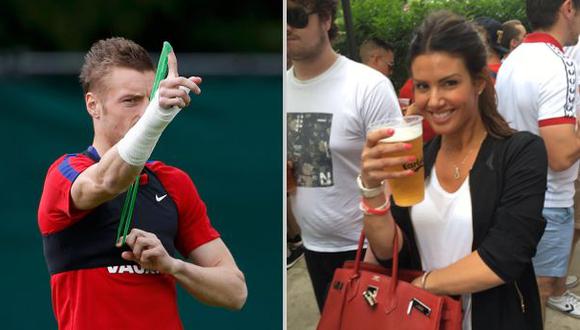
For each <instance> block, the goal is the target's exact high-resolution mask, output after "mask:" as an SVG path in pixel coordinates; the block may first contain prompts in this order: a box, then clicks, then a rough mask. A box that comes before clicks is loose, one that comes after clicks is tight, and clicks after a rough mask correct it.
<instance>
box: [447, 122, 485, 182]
mask: <svg viewBox="0 0 580 330" xmlns="http://www.w3.org/2000/svg"><path fill="white" fill-rule="evenodd" d="M486 136H487V132H486V133H485V134H484V135H483V138H482V139H481V142H480V143H478V144H476V145H475V146H474V147H473V148H471V149H469V151H468V152H467V155H465V157H464V158H463V160H462V161H461V163H459V165H457V164H454V165H453V178H454V179H455V180H459V179H461V172H460V169H459V166H463V165H464V164H465V161H466V160H467V158H468V157H469V155H471V153H472V152H473V150H475V149H476V148H477V147H479V146H481V144H482V143H483V140H485V137H486ZM470 170H471V169H470Z"/></svg>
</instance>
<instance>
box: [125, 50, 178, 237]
mask: <svg viewBox="0 0 580 330" xmlns="http://www.w3.org/2000/svg"><path fill="white" fill-rule="evenodd" d="M172 50H173V48H172V47H171V45H170V44H169V43H168V42H167V41H165V42H163V49H162V50H161V55H160V56H159V63H158V64H157V71H156V72H155V81H154V82H153V88H152V89H151V95H149V100H152V99H153V96H155V92H157V89H159V83H161V80H163V79H165V78H166V77H167V72H168V70H169V67H168V65H167V58H168V56H169V53H170V52H171V51H172ZM138 189H139V175H137V178H135V182H133V183H132V184H131V186H130V187H129V189H128V190H127V195H126V196H125V202H124V203H123V209H122V210H121V219H120V221H119V227H118V228H117V238H116V239H115V243H117V242H118V241H119V238H120V237H121V233H123V241H122V242H121V246H123V245H125V241H126V240H127V233H128V232H129V227H130V226H131V219H132V218H133V210H134V209H135V200H136V199H137V190H138Z"/></svg>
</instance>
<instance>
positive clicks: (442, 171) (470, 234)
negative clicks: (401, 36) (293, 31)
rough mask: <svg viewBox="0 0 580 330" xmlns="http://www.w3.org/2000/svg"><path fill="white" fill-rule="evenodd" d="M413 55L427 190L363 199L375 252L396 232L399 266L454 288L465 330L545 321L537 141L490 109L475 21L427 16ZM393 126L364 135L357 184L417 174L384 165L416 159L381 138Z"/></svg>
mask: <svg viewBox="0 0 580 330" xmlns="http://www.w3.org/2000/svg"><path fill="white" fill-rule="evenodd" d="M409 55H410V56H409V58H410V72H411V75H412V78H413V82H414V86H415V88H414V90H415V92H414V93H415V94H414V96H415V102H416V103H415V104H416V106H417V107H418V109H419V111H420V113H421V114H423V116H424V117H425V118H426V119H427V120H428V121H429V124H430V125H431V127H432V128H433V130H434V131H435V133H436V134H437V136H436V137H435V138H434V139H433V140H431V141H430V142H429V143H427V144H426V145H425V146H424V166H425V198H424V200H423V201H422V202H420V203H418V204H416V205H414V206H412V207H406V208H405V207H399V206H397V205H394V202H392V203H389V202H388V201H389V199H390V197H389V196H388V193H381V194H379V195H378V196H376V197H372V198H368V197H363V199H362V201H361V204H364V205H361V206H364V207H361V208H362V209H364V210H365V211H364V212H365V217H364V228H365V233H366V235H367V238H368V241H369V244H370V247H371V251H372V253H373V255H374V257H375V258H376V260H378V261H379V262H380V263H381V264H383V265H388V263H389V260H388V259H390V258H391V255H392V251H393V250H392V249H393V244H392V242H393V236H394V233H395V230H397V232H398V235H399V238H402V244H401V243H400V244H399V249H400V252H399V256H400V257H399V259H400V260H399V261H400V267H403V268H408V269H416V270H422V271H424V274H423V276H421V277H419V278H417V279H415V280H414V281H413V284H414V285H416V286H419V287H422V288H424V289H425V290H427V291H430V292H432V293H435V294H440V295H461V297H462V303H463V307H464V320H463V329H474V330H479V329H486V330H487V329H494V330H497V329H510V330H513V329H526V330H529V329H541V328H542V319H541V318H542V317H541V313H540V301H539V296H538V287H537V284H536V279H535V275H534V270H533V268H532V264H531V259H532V256H534V254H535V249H536V245H537V243H538V241H539V240H540V238H541V236H542V233H543V231H544V226H545V221H544V219H543V218H542V205H543V202H544V192H545V190H546V168H547V156H546V150H545V147H544V144H543V141H542V140H541V139H540V138H539V137H537V136H535V135H532V134H530V133H526V132H518V133H516V132H514V131H513V130H511V129H510V128H509V126H508V124H507V123H506V122H505V120H504V119H503V117H501V115H499V113H498V112H497V107H496V99H495V90H494V87H493V85H492V83H491V82H490V77H489V74H488V72H487V70H486V52H485V48H484V45H483V43H482V40H481V38H480V37H479V36H478V33H477V31H476V29H475V28H474V25H473V23H471V22H468V21H466V20H465V19H464V18H462V17H460V16H457V15H455V14H453V13H450V12H438V13H434V14H431V15H430V16H429V17H427V18H426V19H425V21H424V22H423V23H422V25H421V26H420V27H419V28H418V30H417V31H416V34H415V36H414V38H413V40H412V42H411V45H410V54H409ZM393 133H394V129H391V128H384V129H378V130H374V131H370V132H369V133H368V135H367V141H366V146H365V148H364V150H363V153H362V173H361V177H360V179H361V183H362V185H363V186H364V187H363V188H365V189H372V188H378V187H380V186H381V185H382V184H383V182H384V181H385V180H386V179H393V178H399V177H404V176H411V175H415V172H413V171H412V170H401V171H398V172H387V171H385V170H384V169H385V168H388V167H390V166H397V165H398V166H400V165H402V164H404V163H406V162H409V161H421V160H417V159H415V158H414V157H412V156H407V157H401V156H399V157H394V156H392V154H393V153H395V152H400V151H402V150H404V149H406V148H409V145H407V143H394V144H387V143H380V142H379V141H380V140H382V139H385V138H388V137H390V136H392V135H393ZM401 168H402V167H401ZM387 191H388V189H387ZM366 195H367V196H368V195H369V194H366ZM385 195H387V196H385ZM391 205H392V207H391ZM389 208H390V210H389ZM399 242H401V239H400V240H399Z"/></svg>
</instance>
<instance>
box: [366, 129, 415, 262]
mask: <svg viewBox="0 0 580 330" xmlns="http://www.w3.org/2000/svg"><path fill="white" fill-rule="evenodd" d="M393 134H394V130H393V129H391V128H386V129H379V130H374V131H371V132H369V133H368V134H367V139H366V142H365V145H364V147H363V151H362V156H361V181H362V184H363V185H364V187H365V188H369V189H372V188H375V187H379V186H381V185H382V184H381V182H384V181H385V180H387V179H391V178H400V177H405V176H409V175H415V174H416V173H415V172H414V171H413V170H406V171H400V172H386V171H385V170H384V169H385V168H387V167H391V166H397V165H399V166H400V165H402V164H404V163H407V162H409V161H414V160H415V156H402V157H388V155H389V153H394V152H399V151H402V150H408V148H410V144H407V143H379V141H380V140H382V139H385V138H388V137H390V136H392V135H393ZM387 195H390V194H389V192H388V189H383V192H382V193H381V194H379V195H378V196H376V197H372V198H365V203H366V204H367V205H368V206H369V207H371V208H378V207H380V206H382V205H384V204H385V202H386V198H387V197H386V196H387ZM363 224H364V231H365V235H366V237H367V240H368V242H369V245H370V250H372V252H373V253H374V257H376V259H379V260H388V259H391V258H392V255H393V237H394V233H395V228H396V229H397V233H398V237H399V251H400V249H401V248H402V247H403V244H404V238H403V235H402V231H401V229H400V228H399V227H398V226H396V224H395V220H394V219H393V216H392V214H391V212H390V211H389V212H388V213H387V214H385V215H371V214H365V215H364V217H363ZM367 254H368V253H367Z"/></svg>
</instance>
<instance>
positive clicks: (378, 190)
mask: <svg viewBox="0 0 580 330" xmlns="http://www.w3.org/2000/svg"><path fill="white" fill-rule="evenodd" d="M356 184H357V185H358V189H359V190H360V193H361V195H363V197H364V198H373V197H377V196H379V195H380V194H382V193H383V192H384V191H385V190H384V181H383V182H381V185H380V186H377V187H374V188H367V187H365V186H364V184H363V182H362V178H361V175H360V174H359V175H358V176H357V177H356Z"/></svg>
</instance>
